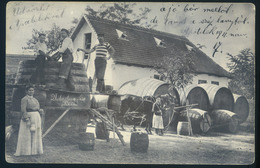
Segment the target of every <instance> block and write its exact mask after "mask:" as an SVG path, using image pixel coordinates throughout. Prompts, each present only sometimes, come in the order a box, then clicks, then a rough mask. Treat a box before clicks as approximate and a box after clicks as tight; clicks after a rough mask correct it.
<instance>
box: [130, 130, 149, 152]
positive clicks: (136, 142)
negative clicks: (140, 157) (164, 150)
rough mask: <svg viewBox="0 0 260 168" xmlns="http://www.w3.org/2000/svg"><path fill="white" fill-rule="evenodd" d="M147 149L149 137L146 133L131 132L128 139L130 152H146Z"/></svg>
mask: <svg viewBox="0 0 260 168" xmlns="http://www.w3.org/2000/svg"><path fill="white" fill-rule="evenodd" d="M148 147H149V137H148V134H147V133H142V132H132V133H131V138H130V149H131V152H140V153H145V152H147V150H148Z"/></svg>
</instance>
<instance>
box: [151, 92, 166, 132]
mask: <svg viewBox="0 0 260 168" xmlns="http://www.w3.org/2000/svg"><path fill="white" fill-rule="evenodd" d="M160 102H161V99H160V97H157V98H156V100H155V102H154V104H153V107H152V112H153V113H154V114H153V128H155V133H156V134H158V135H163V129H164V127H163V118H162V110H161V103H160Z"/></svg>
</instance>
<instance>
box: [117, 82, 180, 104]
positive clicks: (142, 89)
mask: <svg viewBox="0 0 260 168" xmlns="http://www.w3.org/2000/svg"><path fill="white" fill-rule="evenodd" d="M118 94H121V95H125V94H127V95H134V96H137V97H146V96H155V97H157V96H160V95H165V94H170V95H171V96H172V97H175V99H176V100H175V104H176V105H179V103H180V96H179V94H178V91H177V90H176V89H175V88H171V87H170V85H169V84H168V83H166V82H163V81H161V80H157V79H153V78H141V79H136V80H131V81H128V82H125V83H124V84H123V85H122V86H121V87H120V88H119V90H118Z"/></svg>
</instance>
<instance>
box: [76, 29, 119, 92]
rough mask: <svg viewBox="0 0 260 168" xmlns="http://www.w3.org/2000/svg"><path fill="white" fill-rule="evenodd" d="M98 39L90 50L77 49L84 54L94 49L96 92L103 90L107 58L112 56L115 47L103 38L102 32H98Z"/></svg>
mask: <svg viewBox="0 0 260 168" xmlns="http://www.w3.org/2000/svg"><path fill="white" fill-rule="evenodd" d="M98 41H99V44H97V45H95V46H94V47H93V48H92V49H90V50H84V49H81V48H78V50H77V51H83V52H85V53H86V54H90V53H92V52H94V51H96V59H95V75H96V79H97V86H96V92H100V93H102V92H105V81H104V76H105V71H106V66H107V60H109V59H110V58H111V57H113V55H114V53H115V49H114V48H113V47H112V46H111V45H110V44H109V43H108V42H105V40H104V34H101V33H100V34H98ZM107 53H109V57H107Z"/></svg>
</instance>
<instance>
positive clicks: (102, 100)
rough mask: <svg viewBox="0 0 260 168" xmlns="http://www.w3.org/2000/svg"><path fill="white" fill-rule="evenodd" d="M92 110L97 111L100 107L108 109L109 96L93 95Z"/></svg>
mask: <svg viewBox="0 0 260 168" xmlns="http://www.w3.org/2000/svg"><path fill="white" fill-rule="evenodd" d="M91 96H92V98H91V108H94V109H97V108H99V107H106V108H107V106H108V105H107V104H108V103H107V102H108V98H109V95H91Z"/></svg>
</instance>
